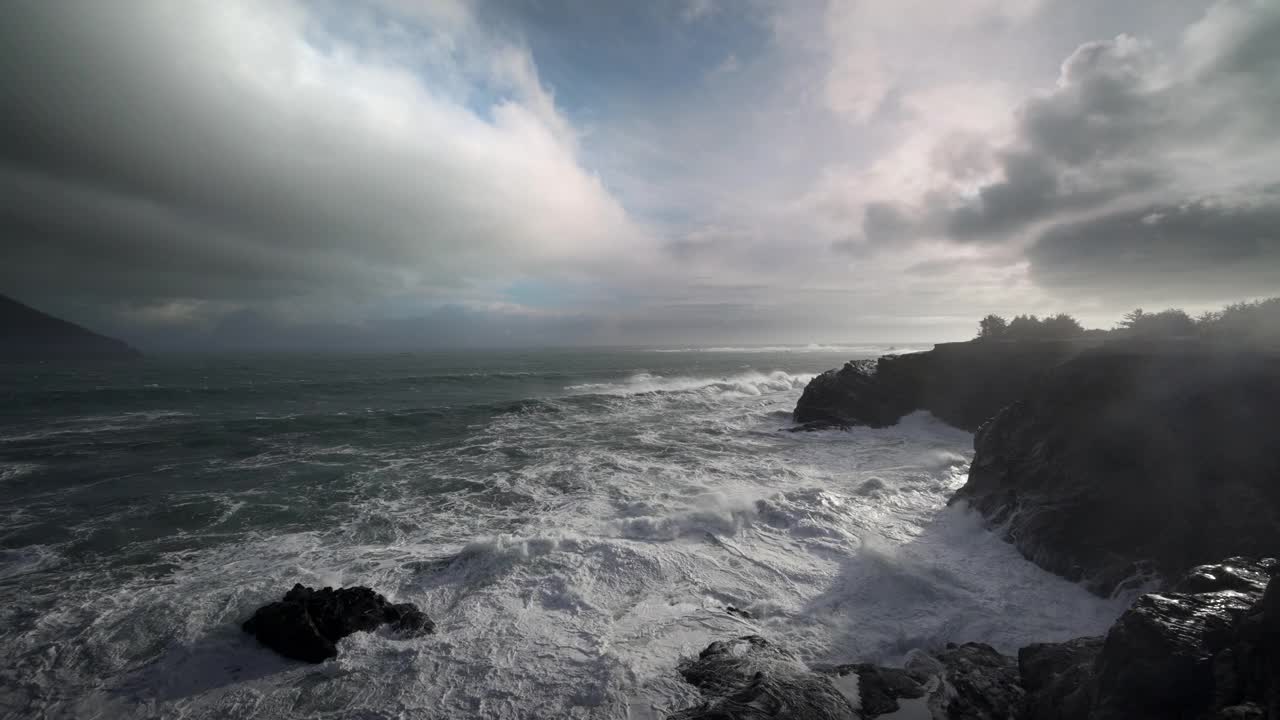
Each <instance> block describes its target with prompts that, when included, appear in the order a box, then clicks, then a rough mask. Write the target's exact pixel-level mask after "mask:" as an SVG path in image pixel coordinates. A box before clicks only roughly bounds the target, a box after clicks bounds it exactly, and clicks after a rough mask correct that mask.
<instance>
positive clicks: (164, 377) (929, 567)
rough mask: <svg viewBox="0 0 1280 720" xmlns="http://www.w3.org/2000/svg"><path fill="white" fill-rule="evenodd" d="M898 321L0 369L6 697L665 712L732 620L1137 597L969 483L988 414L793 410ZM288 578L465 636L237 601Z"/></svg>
mask: <svg viewBox="0 0 1280 720" xmlns="http://www.w3.org/2000/svg"><path fill="white" fill-rule="evenodd" d="M883 350H884V348H876V347H841V348H830V347H808V348H780V347H770V348H713V349H707V350H698V349H691V348H675V349H664V350H661V351H659V350H634V351H627V352H598V351H572V352H549V351H547V352H498V353H483V354H478V353H477V354H462V353H452V354H445V353H441V354H421V355H394V356H315V357H306V356H241V357H232V356H226V357H183V356H172V357H157V358H150V359H147V360H145V361H143V362H142V363H140V364H137V365H128V366H115V367H105V368H97V369H93V370H85V369H73V368H58V367H50V366H8V367H0V401H2V402H0V497H3V498H4V500H3V503H2V504H0V648H2V649H3V652H2V653H0V714H2V715H3V716H5V717H24V718H25V717H34V718H40V717H48V718H55V717H59V718H60V717H97V718H112V717H148V718H150V717H163V718H251V717H252V718H315V717H320V718H326V717H327V718H351V717H356V718H551V717H556V718H559V717H566V718H650V717H654V718H656V717H662V715H663V714H664V713H665V712H666V711H668V710H671V709H676V708H680V707H683V706H686V705H688V704H691V703H692V702H694V701H695V694H694V692H693V691H692V689H691V688H690V687H688V686H687V685H685V684H684V683H683V682H682V681H681V680H680V678H679V676H678V675H677V673H676V665H677V663H678V661H679V659H680V658H681V657H683V656H688V655H694V654H696V653H697V652H698V651H699V650H701V649H702V648H703V647H705V645H706V644H707V643H708V642H710V641H711V640H714V639H720V638H725V637H733V636H737V635H743V634H748V633H758V634H761V635H764V636H766V637H768V638H770V639H773V640H775V641H778V642H780V643H783V644H785V645H787V646H789V647H791V648H793V649H795V650H796V651H797V652H799V653H800V654H801V655H802V656H803V657H804V658H805V659H806V660H808V661H809V662H811V663H813V664H818V663H824V664H825V663H840V662H851V661H855V660H867V659H870V660H880V661H886V662H892V661H894V660H897V659H900V658H901V656H902V654H903V653H904V652H906V651H907V650H910V649H912V648H914V647H930V646H935V645H938V644H941V643H944V642H948V641H953V642H964V641H970V640H979V641H985V642H989V643H991V644H993V645H995V646H996V647H997V648H999V649H1002V650H1005V651H1013V650H1015V649H1016V648H1017V647H1019V646H1021V645H1024V644H1027V643H1029V642H1035V641H1050V640H1061V639H1066V638H1069V637H1075V636H1078V635H1083V634H1091V633H1098V632H1101V631H1102V630H1104V629H1105V628H1106V627H1107V626H1108V625H1109V624H1110V622H1111V621H1112V620H1113V619H1114V618H1115V617H1116V616H1117V615H1118V614H1119V612H1120V610H1121V609H1122V608H1121V605H1120V601H1115V600H1110V601H1109V600H1102V599H1099V598H1096V597H1093V596H1091V595H1089V594H1088V593H1086V592H1085V591H1084V590H1083V589H1081V588H1080V587H1078V586H1076V585H1073V584H1070V583H1067V582H1065V581H1062V580H1060V579H1058V578H1056V577H1054V576H1052V575H1049V574H1047V573H1045V572H1043V571H1041V570H1040V569H1038V568H1036V567H1035V566H1033V565H1032V564H1030V563H1029V562H1027V561H1025V560H1024V559H1023V558H1022V557H1021V556H1019V555H1018V554H1017V552H1016V551H1015V550H1014V549H1013V548H1012V547H1011V546H1009V545H1008V544H1006V543H1004V542H1002V541H1000V540H999V539H998V538H997V537H995V536H994V535H992V534H991V533H990V532H987V531H986V530H984V529H983V528H982V527H981V525H980V523H979V522H978V520H977V518H976V517H974V516H972V515H971V514H970V513H968V512H967V511H966V510H965V509H964V508H961V507H953V508H947V507H946V505H945V503H946V499H947V498H948V497H949V496H950V494H951V493H952V492H953V491H954V490H955V488H957V487H959V486H960V485H961V484H963V482H964V479H965V476H966V473H967V468H968V462H969V460H970V458H971V456H972V449H971V444H972V436H971V435H969V434H968V433H965V432H962V431H959V430H956V429H953V428H949V427H947V426H945V425H943V424H941V423H939V422H937V421H935V420H934V419H932V418H931V417H929V416H928V415H925V414H917V415H913V416H910V417H908V418H906V419H905V420H904V422H903V423H902V424H900V425H899V426H897V427H894V428H889V429H883V430H870V429H855V430H852V431H848V432H840V431H831V432H819V433H789V432H784V431H783V430H784V429H785V428H787V427H789V426H790V425H791V420H790V411H791V409H792V408H793V407H794V405H795V401H796V400H797V398H798V397H799V395H800V392H801V390H802V389H803V387H804V384H805V383H806V382H807V381H808V379H809V378H810V377H812V376H813V374H814V373H817V372H820V371H822V370H824V369H827V368H830V367H836V366H838V365H840V364H841V363H843V362H844V361H845V360H848V359H850V358H855V357H869V356H873V355H875V354H879V353H880V352H882V351H883ZM295 582H301V583H304V584H309V585H315V586H320V585H334V586H337V585H348V584H364V585H370V586H372V587H373V588H374V589H376V590H378V591H379V592H382V593H383V594H385V595H387V596H388V597H390V598H391V599H392V600H394V601H398V602H399V601H409V602H414V603H416V604H418V605H419V606H420V607H422V608H423V609H424V610H425V611H426V612H427V613H428V614H429V615H430V616H431V617H432V618H433V619H434V620H435V621H436V623H437V628H438V634H436V635H432V636H428V637H425V638H421V639H416V640H397V639H392V638H390V637H388V636H385V635H382V634H378V633H373V634H357V635H354V636H352V637H349V638H347V639H345V640H343V641H342V643H341V644H340V647H339V650H340V656H339V657H338V658H337V659H336V660H335V661H330V662H328V663H325V664H323V665H319V666H312V665H305V664H301V663H295V662H291V661H287V660H283V659H281V658H279V657H276V656H275V655H273V654H272V653H271V652H270V651H268V650H266V649H265V648H262V647H259V646H257V645H256V643H255V641H254V640H253V639H252V638H250V637H248V636H246V635H244V634H243V633H241V632H240V630H239V623H240V622H241V621H243V620H244V619H245V618H246V617H247V616H248V615H250V614H251V613H252V612H253V610H254V609H255V608H256V607H258V606H259V605H261V604H263V603H266V602H268V601H271V600H274V599H278V597H279V596H280V595H281V594H283V592H284V591H285V590H287V589H288V588H289V587H291V586H292V585H293V584H294V583H295ZM728 606H734V607H737V608H741V609H745V610H747V611H748V612H749V613H750V614H751V618H749V619H747V618H742V617H738V616H736V615H733V614H729V613H727V612H726V611H725V608H726V607H728Z"/></svg>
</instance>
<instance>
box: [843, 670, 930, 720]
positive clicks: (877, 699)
mask: <svg viewBox="0 0 1280 720" xmlns="http://www.w3.org/2000/svg"><path fill="white" fill-rule="evenodd" d="M833 674H835V675H838V676H845V675H851V674H852V675H856V676H857V678H858V703H857V705H858V717H860V718H875V717H879V716H880V715H885V714H888V713H891V712H897V711H898V710H899V709H900V708H901V704H900V703H899V702H898V701H899V700H903V699H907V700H915V699H917V698H922V697H924V696H925V694H926V693H927V692H928V691H929V690H930V686H929V685H928V684H927V683H928V675H927V674H913V673H912V672H910V671H908V670H906V669H899V668H889V667H880V666H879V665H872V664H871V663H858V664H856V665H841V666H840V667H838V668H836V669H835V670H834V671H833Z"/></svg>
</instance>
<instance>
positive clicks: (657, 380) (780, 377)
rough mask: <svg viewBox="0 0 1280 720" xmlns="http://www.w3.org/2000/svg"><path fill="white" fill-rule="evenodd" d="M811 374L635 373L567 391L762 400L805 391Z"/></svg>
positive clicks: (571, 388) (574, 386) (811, 377)
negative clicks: (690, 394)
mask: <svg viewBox="0 0 1280 720" xmlns="http://www.w3.org/2000/svg"><path fill="white" fill-rule="evenodd" d="M812 379H813V375H811V374H797V375H792V374H790V373H786V372H783V371H781V370H776V371H774V372H770V373H761V372H747V373H741V374H738V375H727V376H724V377H703V378H699V377H664V376H662V375H654V374H651V373H647V372H641V373H636V374H634V375H632V376H631V377H628V378H627V379H626V380H623V381H622V382H607V383H580V384H577V385H570V386H568V387H567V388H566V389H567V390H568V391H570V392H573V393H582V394H599V395H640V394H644V393H679V392H709V393H714V394H719V395H729V396H740V397H759V396H761V395H765V394H767V393H777V392H785V391H787V390H794V389H797V388H803V387H804V386H805V384H807V383H808V382H809V381H810V380H812Z"/></svg>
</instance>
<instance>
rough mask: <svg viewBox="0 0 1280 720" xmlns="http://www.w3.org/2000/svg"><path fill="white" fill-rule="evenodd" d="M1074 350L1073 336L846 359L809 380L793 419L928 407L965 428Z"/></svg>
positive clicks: (873, 422) (855, 417)
mask: <svg viewBox="0 0 1280 720" xmlns="http://www.w3.org/2000/svg"><path fill="white" fill-rule="evenodd" d="M1081 348H1082V345H1081V344H1080V343H1079V342H1076V341H1057V342H1055V341H1043V342H999V341H992V342H977V341H975V342H967V343H948V344H942V345H938V346H936V347H935V348H934V349H933V350H930V351H928V352H922V353H913V354H910V355H886V356H884V357H881V358H879V359H878V360H863V361H859V362H851V363H847V364H846V365H845V366H844V367H843V368H841V369H839V370H828V371H827V372H825V373H823V374H821V375H819V376H818V377H816V378H814V379H813V380H812V381H811V382H810V383H809V385H808V386H807V387H805V389H804V394H803V395H801V397H800V401H799V403H797V405H796V409H795V413H794V417H795V421H796V422H798V423H805V424H807V425H810V426H811V427H821V426H848V425H869V426H871V427H886V426H889V425H893V424H895V423H897V422H898V420H899V419H901V418H902V416H904V415H906V414H908V413H911V412H913V411H916V410H928V411H929V412H931V413H933V415H934V416H936V417H937V418H939V419H940V420H942V421H944V422H946V423H949V424H951V425H954V426H956V427H958V428H962V429H965V430H969V431H973V430H976V429H977V428H978V427H979V426H980V425H982V423H984V422H986V421H987V420H988V419H989V418H991V417H992V416H994V415H995V414H996V413H997V412H999V411H1000V410H1001V409H1002V408H1004V407H1005V406H1006V405H1008V404H1009V403H1012V402H1014V401H1015V400H1017V399H1019V398H1020V397H1022V396H1023V394H1024V393H1025V392H1026V390H1027V389H1028V388H1029V387H1030V386H1031V384H1032V383H1033V382H1034V381H1035V380H1036V379H1037V378H1038V377H1039V376H1040V375H1041V373H1043V372H1044V371H1045V370H1046V369H1048V368H1050V367H1053V366H1054V365H1057V364H1059V363H1061V362H1062V361H1064V360H1066V359H1067V358H1069V357H1071V356H1072V355H1074V354H1076V353H1077V352H1079V351H1080V349H1081Z"/></svg>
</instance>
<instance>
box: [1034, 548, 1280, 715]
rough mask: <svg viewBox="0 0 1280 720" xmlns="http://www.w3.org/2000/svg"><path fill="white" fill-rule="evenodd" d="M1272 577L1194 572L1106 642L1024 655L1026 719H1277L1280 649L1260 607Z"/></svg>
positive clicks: (1125, 620) (1138, 608)
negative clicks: (1267, 627) (1268, 629)
mask: <svg viewBox="0 0 1280 720" xmlns="http://www.w3.org/2000/svg"><path fill="white" fill-rule="evenodd" d="M1276 569H1277V564H1276V562H1275V561H1273V560H1263V561H1252V560H1248V559H1245V558H1231V559H1229V560H1226V561H1224V562H1222V563H1218V564H1215V565H1206V566H1201V567H1197V568H1194V569H1193V570H1192V571H1191V572H1190V573H1188V575H1187V576H1186V577H1185V578H1183V579H1182V580H1181V581H1180V582H1178V583H1177V584H1176V585H1174V590H1175V591H1171V592H1167V593H1151V594H1147V595H1143V596H1142V597H1140V598H1138V600H1137V602H1135V603H1134V605H1133V606H1132V607H1131V608H1130V609H1129V610H1127V611H1126V612H1125V613H1124V614H1123V615H1121V616H1120V619H1119V620H1117V621H1116V623H1115V624H1114V625H1113V626H1112V627H1111V630H1110V631H1109V632H1108V633H1107V635H1106V638H1105V640H1099V639H1097V638H1082V639H1078V640H1073V641H1070V642H1068V643H1061V644H1042V645H1032V646H1029V647H1026V648H1023V649H1022V650H1021V651H1020V652H1019V654H1018V663H1019V670H1020V679H1021V683H1022V686H1023V688H1024V689H1025V690H1026V693H1027V703H1026V712H1025V717H1026V718H1027V720H1120V719H1121V718H1124V719H1127V720H1157V719H1168V720H1176V719H1185V720H1193V719H1198V718H1210V717H1212V718H1251V717H1267V718H1276V717H1280V704H1277V699H1278V698H1277V694H1278V692H1280V674H1278V673H1277V671H1278V670H1280V644H1277V638H1276V636H1275V634H1273V633H1271V634H1269V633H1268V632H1267V631H1266V630H1265V629H1264V628H1265V625H1266V618H1265V615H1266V610H1265V603H1264V602H1263V600H1262V598H1263V597H1264V593H1265V591H1266V590H1268V589H1269V588H1270V587H1271V586H1272V585H1276V581H1275V580H1270V579H1269V574H1270V573H1271V572H1273V571H1275V570H1276ZM1268 583H1269V584H1268ZM1259 711H1261V712H1262V713H1263V714H1261V715H1259V714H1257V712H1259Z"/></svg>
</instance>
